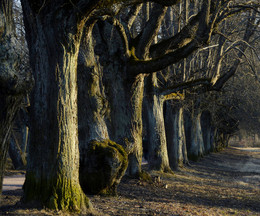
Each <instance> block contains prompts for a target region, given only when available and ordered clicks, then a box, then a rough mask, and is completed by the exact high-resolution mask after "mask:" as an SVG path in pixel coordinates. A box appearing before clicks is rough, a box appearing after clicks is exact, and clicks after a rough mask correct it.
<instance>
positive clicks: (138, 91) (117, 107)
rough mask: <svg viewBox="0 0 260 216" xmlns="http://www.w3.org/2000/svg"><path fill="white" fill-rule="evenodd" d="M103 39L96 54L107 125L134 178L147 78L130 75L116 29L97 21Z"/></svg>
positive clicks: (137, 169) (138, 163)
mask: <svg viewBox="0 0 260 216" xmlns="http://www.w3.org/2000/svg"><path fill="white" fill-rule="evenodd" d="M97 25H98V31H99V33H100V35H101V36H100V37H96V36H95V40H96V44H95V54H96V55H97V57H96V59H97V61H98V65H99V66H100V69H101V70H102V74H103V83H102V85H104V89H105V97H106V99H107V100H108V101H109V104H108V107H107V108H106V110H107V115H108V118H106V124H107V127H108V134H109V137H110V139H111V140H112V141H114V142H116V143H118V144H120V145H122V146H123V147H124V148H125V149H126V151H127V153H128V160H129V163H128V170H127V173H128V174H129V175H131V176H136V175H138V174H139V173H140V172H141V163H142V127H143V126H142V102H143V90H144V75H143V74H140V75H134V74H131V73H128V72H127V70H126V69H127V68H126V67H127V60H128V58H127V56H126V55H125V53H124V51H123V50H122V47H123V44H122V41H121V39H120V36H119V35H118V33H117V31H116V30H115V27H114V26H113V25H111V24H109V23H108V22H98V23H97Z"/></svg>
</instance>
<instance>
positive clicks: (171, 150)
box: [165, 102, 189, 170]
mask: <svg viewBox="0 0 260 216" xmlns="http://www.w3.org/2000/svg"><path fill="white" fill-rule="evenodd" d="M165 128H166V138H167V148H168V154H169V162H170V167H171V168H172V169H173V170H177V169H179V167H182V166H183V165H184V164H188V163H189V161H188V156H187V148H186V138H185V130H184V117H183V108H182V107H180V106H179V105H175V106H174V105H172V104H170V103H168V102H166V111H165Z"/></svg>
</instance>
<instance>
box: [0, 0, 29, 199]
mask: <svg viewBox="0 0 260 216" xmlns="http://www.w3.org/2000/svg"><path fill="white" fill-rule="evenodd" d="M12 10H13V1H10V0H1V1H0V196H1V192H2V183H3V176H4V171H5V163H6V156H7V152H8V147H9V136H10V133H11V130H12V124H13V121H14V118H15V115H16V113H17V111H18V110H19V108H20V106H21V102H22V99H23V97H24V96H25V95H26V93H27V92H28V91H29V90H30V87H31V84H32V83H31V81H32V80H31V76H30V73H28V71H26V72H25V71H23V70H22V69H21V68H20V64H21V58H20V55H19V53H20V47H19V46H17V43H16V39H15V36H14V33H15V29H14V22H13V13H12Z"/></svg>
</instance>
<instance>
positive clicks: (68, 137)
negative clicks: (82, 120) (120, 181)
mask: <svg viewBox="0 0 260 216" xmlns="http://www.w3.org/2000/svg"><path fill="white" fill-rule="evenodd" d="M22 6H23V12H24V23H25V29H26V39H27V43H28V46H29V51H30V63H31V66H32V70H33V75H34V78H35V87H34V89H33V92H32V100H31V112H30V120H31V122H30V123H31V135H30V145H29V149H28V151H29V152H28V164H27V172H26V180H25V184H24V187H23V189H24V197H23V200H24V201H25V202H30V201H38V202H39V203H40V204H41V205H44V206H46V207H48V208H52V209H60V210H70V211H84V210H86V209H90V208H91V204H90V202H89V200H88V198H87V197H86V196H85V194H84V193H83V191H82V189H81V187H80V184H79V146H78V112H77V58H78V52H79V45H80V40H81V33H82V30H83V26H84V23H82V22H81V21H79V20H78V18H79V16H78V14H77V13H76V12H75V11H73V10H74V8H73V7H72V5H70V6H69V5H64V7H61V5H59V4H52V3H50V2H48V4H46V5H45V4H43V7H42V8H41V7H40V5H38V3H36V2H33V1H25V0H24V1H22ZM71 8H72V9H71ZM71 10H72V11H71ZM75 10H76V9H75Z"/></svg>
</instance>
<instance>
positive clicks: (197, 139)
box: [187, 109, 205, 161]
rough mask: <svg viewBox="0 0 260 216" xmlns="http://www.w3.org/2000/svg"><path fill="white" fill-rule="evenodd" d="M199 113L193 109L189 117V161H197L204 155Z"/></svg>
mask: <svg viewBox="0 0 260 216" xmlns="http://www.w3.org/2000/svg"><path fill="white" fill-rule="evenodd" d="M200 120H201V111H200V110H199V109H194V110H193V111H192V117H191V125H190V126H191V129H190V130H191V140H190V142H191V143H190V146H189V148H188V149H187V150H188V157H189V159H191V160H194V161H196V160H198V159H199V158H201V157H202V156H203V155H204V151H205V150H204V143H203V137H202V130H201V123H200Z"/></svg>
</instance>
